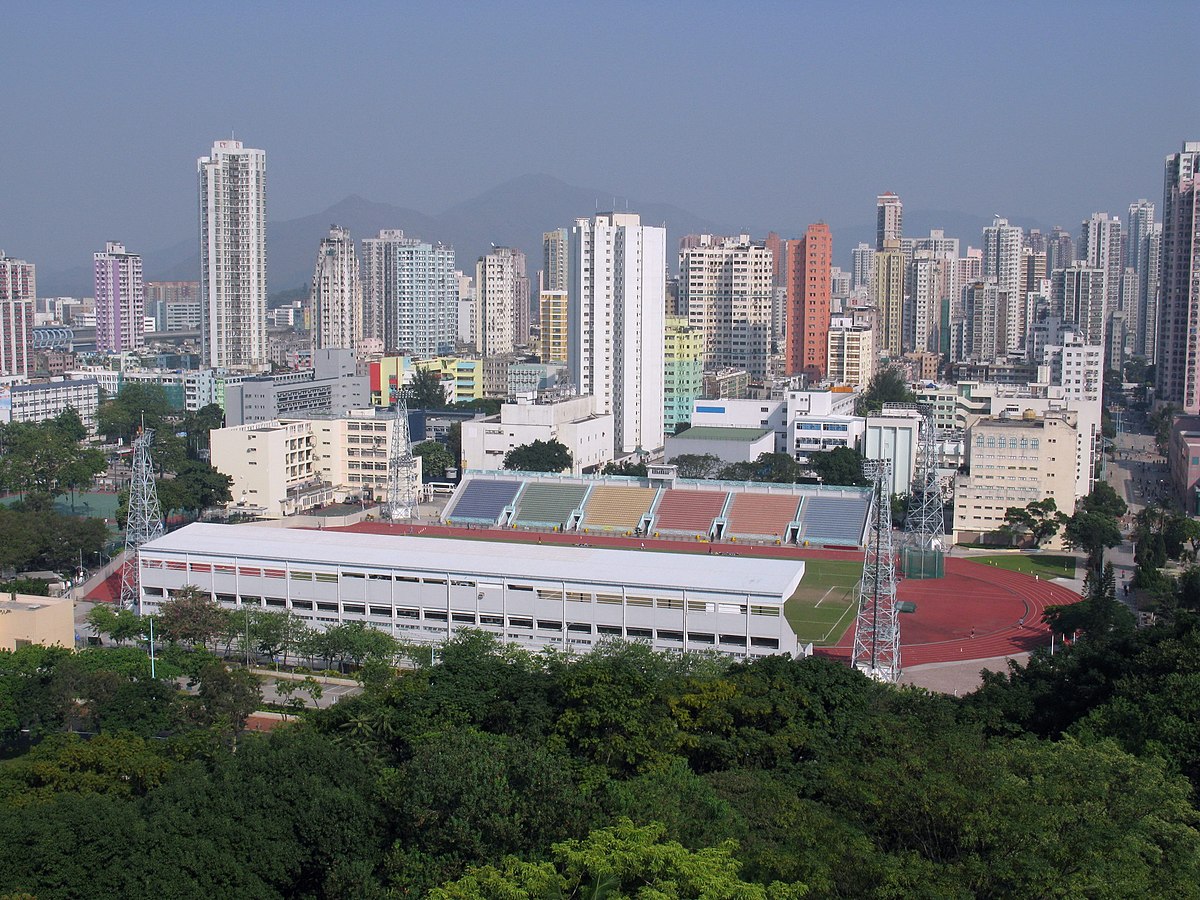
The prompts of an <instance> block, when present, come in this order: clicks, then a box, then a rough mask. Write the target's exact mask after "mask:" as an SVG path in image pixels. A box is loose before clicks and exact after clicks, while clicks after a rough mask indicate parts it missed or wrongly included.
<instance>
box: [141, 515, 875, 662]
mask: <svg viewBox="0 0 1200 900" xmlns="http://www.w3.org/2000/svg"><path fill="white" fill-rule="evenodd" d="M859 527H861V526H859ZM140 560H141V563H140V564H141V588H142V604H141V607H142V608H141V611H142V612H143V613H153V612H155V611H156V610H157V609H158V607H159V604H161V603H162V602H163V601H164V600H165V599H167V598H169V597H171V596H172V595H173V594H174V593H175V592H177V591H179V589H181V588H183V587H184V586H185V585H194V586H196V587H197V588H199V589H200V590H201V591H202V592H206V593H209V594H210V595H211V596H212V597H213V598H214V599H215V600H217V601H218V602H220V603H221V605H222V606H224V607H227V608H238V607H255V608H263V609H268V610H271V609H274V610H279V611H285V610H286V611H288V612H291V613H293V614H294V615H296V616H298V617H300V618H301V619H303V620H305V621H306V622H308V623H310V624H311V625H313V626H315V627H318V628H323V627H328V626H331V625H336V624H339V623H344V622H355V621H360V622H365V623H367V624H369V625H371V626H373V627H376V628H379V629H380V630H382V631H385V632H388V633H389V634H392V635H394V636H395V637H397V638H399V639H403V640H407V641H415V642H423V643H429V644H440V643H442V642H444V641H446V640H447V639H449V638H450V637H452V636H453V635H454V633H455V631H456V630H458V629H460V628H476V629H480V630H482V631H486V632H490V633H492V634H495V635H496V636H497V637H499V638H501V639H503V640H505V641H508V642H510V643H513V644H516V645H518V646H522V647H526V648H529V649H532V650H537V649H540V648H543V647H557V648H560V649H572V650H576V651H580V652H585V651H587V650H589V649H590V648H591V647H592V646H594V645H595V644H596V643H597V642H599V641H601V640H604V639H605V638H614V639H616V638H620V639H625V640H642V641H646V642H648V643H650V645H651V646H653V647H654V648H655V649H656V650H715V651H718V652H721V653H725V654H728V655H730V656H734V657H758V656H767V655H771V654H789V655H796V654H798V653H800V652H802V649H801V648H800V647H798V645H797V640H796V635H795V634H794V633H793V631H792V629H791V627H790V626H789V625H788V622H787V618H786V617H785V616H784V604H785V602H786V601H787V600H788V599H789V598H790V597H791V596H792V595H793V594H794V593H795V591H796V589H797V587H798V586H799V584H800V580H801V578H802V577H803V575H804V563H803V562H801V561H799V560H778V559H761V558H754V559H750V558H738V557H731V556H702V555H693V554H675V553H662V552H653V551H644V550H633V549H630V550H623V549H597V548H587V547H569V546H561V545H554V546H551V545H542V544H521V543H501V542H490V541H478V540H465V539H453V538H426V537H410V536H400V535H397V536H392V535H383V534H364V533H349V532H333V531H304V530H294V529H279V528H268V527H262V526H256V525H209V524H194V525H188V526H186V527H185V528H182V529H180V530H178V531H175V532H172V533H170V534H167V535H165V536H163V537H160V538H158V539H156V540H153V541H150V542H149V543H147V544H145V545H143V546H142V548H141V551H140Z"/></svg>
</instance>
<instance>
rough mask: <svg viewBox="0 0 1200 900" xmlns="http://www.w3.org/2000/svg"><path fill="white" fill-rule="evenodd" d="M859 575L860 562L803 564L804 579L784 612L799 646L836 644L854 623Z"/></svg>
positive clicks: (815, 561) (844, 560) (850, 560)
mask: <svg viewBox="0 0 1200 900" xmlns="http://www.w3.org/2000/svg"><path fill="white" fill-rule="evenodd" d="M861 576H862V562H861V561H859V560H854V559H806V560H805V561H804V578H802V579H801V581H800V587H799V588H798V589H797V590H796V593H795V594H793V595H792V599H790V600H789V601H788V602H787V604H786V605H785V606H784V609H783V612H784V615H786V616H787V620H788V623H789V624H790V625H791V626H792V630H793V631H795V632H796V638H797V640H799V641H800V643H801V644H807V643H808V642H809V641H811V642H812V643H814V644H817V645H828V644H836V643H837V642H838V639H839V638H841V636H842V635H843V634H844V633H845V631H846V629H847V628H849V627H850V626H851V625H852V624H854V603H855V599H856V598H857V592H856V590H855V587H856V586H857V584H858V579H859V578H860V577H861Z"/></svg>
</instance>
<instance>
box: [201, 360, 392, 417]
mask: <svg viewBox="0 0 1200 900" xmlns="http://www.w3.org/2000/svg"><path fill="white" fill-rule="evenodd" d="M223 381H224V402H225V422H226V423H227V424H229V425H245V424H250V423H254V422H271V421H274V420H276V419H278V418H280V417H281V416H283V417H287V416H299V415H303V414H306V413H320V414H333V415H339V414H343V413H346V412H348V411H349V410H351V409H362V408H363V407H365V406H367V405H369V403H370V388H369V380H368V378H367V377H366V376H360V375H359V374H358V367H357V362H356V360H355V356H354V351H352V350H343V349H335V350H317V351H315V352H314V353H313V368H311V369H305V370H302V371H299V372H287V373H285V374H282V375H253V376H230V377H226V378H224V379H223Z"/></svg>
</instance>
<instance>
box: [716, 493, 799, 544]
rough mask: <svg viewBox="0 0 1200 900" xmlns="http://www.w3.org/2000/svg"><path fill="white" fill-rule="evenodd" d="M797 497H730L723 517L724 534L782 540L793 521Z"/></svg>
mask: <svg viewBox="0 0 1200 900" xmlns="http://www.w3.org/2000/svg"><path fill="white" fill-rule="evenodd" d="M799 507H800V498H799V497H798V496H796V495H795V494H758V493H751V492H746V493H741V494H734V495H733V502H732V503H731V504H730V505H729V513H728V514H727V515H726V519H727V520H728V523H729V524H728V525H727V526H726V528H725V533H726V534H727V535H737V536H745V537H777V538H783V537H786V536H787V534H786V532H787V527H788V525H790V524H791V523H792V522H794V521H796V510H797V509H799Z"/></svg>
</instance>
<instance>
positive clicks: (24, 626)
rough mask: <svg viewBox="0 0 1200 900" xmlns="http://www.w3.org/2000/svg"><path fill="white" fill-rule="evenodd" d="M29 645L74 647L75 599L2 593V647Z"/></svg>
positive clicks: (0, 602)
mask: <svg viewBox="0 0 1200 900" xmlns="http://www.w3.org/2000/svg"><path fill="white" fill-rule="evenodd" d="M30 644H41V645H42V646H44V647H55V646H57V647H74V646H75V601H74V600H71V599H69V598H66V597H53V598H52V597H38V596H36V595H34V594H0V650H18V649H20V648H21V647H26V646H28V645H30Z"/></svg>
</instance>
